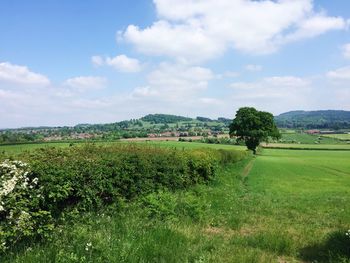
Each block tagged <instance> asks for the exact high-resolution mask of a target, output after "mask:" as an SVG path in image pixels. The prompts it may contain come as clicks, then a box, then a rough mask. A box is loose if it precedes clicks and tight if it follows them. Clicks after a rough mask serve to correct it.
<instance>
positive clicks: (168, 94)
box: [133, 63, 214, 100]
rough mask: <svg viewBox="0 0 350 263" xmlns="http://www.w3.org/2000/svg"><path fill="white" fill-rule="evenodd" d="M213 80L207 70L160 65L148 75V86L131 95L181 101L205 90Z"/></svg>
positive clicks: (177, 65) (212, 76) (212, 75)
mask: <svg viewBox="0 0 350 263" xmlns="http://www.w3.org/2000/svg"><path fill="white" fill-rule="evenodd" d="M213 78H214V74H213V73H212V71H211V70H210V69H207V68H203V67H190V66H185V65H182V64H169V63H161V64H160V66H159V68H158V69H156V70H154V71H152V72H151V73H150V74H149V75H148V77H147V80H148V85H147V86H146V87H141V88H137V89H135V90H134V92H133V95H135V96H137V97H140V96H144V97H147V96H148V97H150V96H159V97H161V98H162V99H164V100H182V99H184V98H188V97H190V96H193V95H194V94H197V93H198V92H201V91H203V90H205V89H207V87H208V81H210V80H211V79H213Z"/></svg>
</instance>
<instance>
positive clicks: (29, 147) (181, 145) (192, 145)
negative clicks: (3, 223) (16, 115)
mask: <svg viewBox="0 0 350 263" xmlns="http://www.w3.org/2000/svg"><path fill="white" fill-rule="evenodd" d="M86 144H96V145H114V144H142V145H149V146H154V147H170V148H178V149H200V148H211V149H224V150H225V149H226V150H232V149H234V150H242V151H244V150H246V147H245V146H239V145H224V144H204V143H199V142H177V141H140V142H130V141H114V142H108V141H96V142H76V143H73V145H77V146H79V145H86ZM69 145H70V143H68V142H50V143H32V144H15V145H0V154H1V153H2V154H10V155H11V154H19V153H21V152H24V151H33V150H35V149H40V148H47V147H58V148H65V147H69Z"/></svg>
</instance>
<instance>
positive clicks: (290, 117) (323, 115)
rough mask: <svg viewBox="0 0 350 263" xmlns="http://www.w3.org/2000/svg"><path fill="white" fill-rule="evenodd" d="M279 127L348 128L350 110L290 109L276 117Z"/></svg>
mask: <svg viewBox="0 0 350 263" xmlns="http://www.w3.org/2000/svg"><path fill="white" fill-rule="evenodd" d="M275 120H276V124H277V126H278V127H283V128H305V129H348V128H350V111H342V110H320V111H290V112H286V113H282V114H280V115H278V116H276V117H275Z"/></svg>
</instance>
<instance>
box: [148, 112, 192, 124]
mask: <svg viewBox="0 0 350 263" xmlns="http://www.w3.org/2000/svg"><path fill="white" fill-rule="evenodd" d="M141 120H142V121H147V122H153V123H163V124H164V123H177V122H181V121H192V120H193V119H191V118H187V117H183V116H176V115H169V114H148V115H146V116H144V117H142V118H141Z"/></svg>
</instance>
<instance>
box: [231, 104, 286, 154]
mask: <svg viewBox="0 0 350 263" xmlns="http://www.w3.org/2000/svg"><path fill="white" fill-rule="evenodd" d="M230 135H231V136H237V137H238V140H243V141H245V143H246V145H247V147H248V149H250V150H252V151H253V152H254V153H255V152H256V147H258V146H259V144H260V143H261V142H263V141H268V139H269V137H272V138H276V139H277V138H279V137H280V134H279V131H278V129H277V127H276V125H275V123H274V120H273V115H272V114H271V113H268V112H264V111H257V110H256V109H255V108H249V107H244V108H240V109H239V110H238V111H237V113H236V117H235V119H234V120H233V122H232V124H231V125H230Z"/></svg>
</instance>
